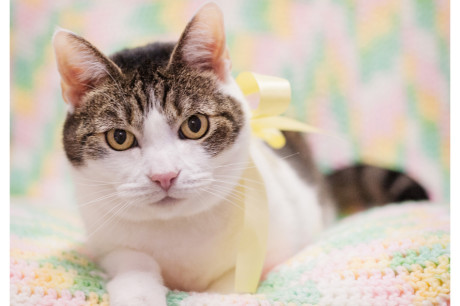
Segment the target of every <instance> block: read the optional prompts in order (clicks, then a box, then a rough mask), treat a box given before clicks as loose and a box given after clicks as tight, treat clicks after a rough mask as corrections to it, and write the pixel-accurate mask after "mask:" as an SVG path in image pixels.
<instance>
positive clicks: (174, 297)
mask: <svg viewBox="0 0 460 306" xmlns="http://www.w3.org/2000/svg"><path fill="white" fill-rule="evenodd" d="M189 295H190V294H188V293H187V292H183V291H169V292H168V294H167V295H166V301H167V303H168V306H179V305H180V303H181V302H182V301H183V300H184V299H186V298H188V297H189Z"/></svg>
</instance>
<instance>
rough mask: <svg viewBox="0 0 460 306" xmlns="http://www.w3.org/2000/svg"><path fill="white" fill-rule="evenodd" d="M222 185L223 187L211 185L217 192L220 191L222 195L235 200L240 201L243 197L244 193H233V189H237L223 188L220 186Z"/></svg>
mask: <svg viewBox="0 0 460 306" xmlns="http://www.w3.org/2000/svg"><path fill="white" fill-rule="evenodd" d="M222 187H224V186H213V190H215V191H218V192H222V195H225V196H227V197H231V198H232V199H234V200H237V201H242V200H243V199H244V194H235V193H234V192H235V191H238V190H234V189H228V188H227V189H225V188H222ZM240 193H241V192H240Z"/></svg>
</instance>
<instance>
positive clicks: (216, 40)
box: [168, 3, 231, 82]
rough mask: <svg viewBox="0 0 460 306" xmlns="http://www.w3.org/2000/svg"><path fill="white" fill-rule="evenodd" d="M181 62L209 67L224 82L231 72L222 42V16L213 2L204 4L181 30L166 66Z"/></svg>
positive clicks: (226, 50) (205, 69)
mask: <svg viewBox="0 0 460 306" xmlns="http://www.w3.org/2000/svg"><path fill="white" fill-rule="evenodd" d="M181 64H185V65H188V66H191V67H193V68H196V69H198V70H201V71H211V72H213V73H214V74H215V75H216V76H217V77H218V78H219V79H220V80H221V81H224V82H225V81H226V80H227V78H228V77H229V76H230V69H231V61H230V56H229V53H228V49H227V47H226V44H225V29H224V19H223V15H222V11H221V10H220V8H219V7H218V6H217V5H216V4H215V3H208V4H206V5H204V6H203V7H202V8H201V9H200V10H199V11H198V12H197V13H196V15H195V16H194V17H193V18H192V20H191V21H190V22H189V23H188V25H187V27H186V28H185V30H184V32H183V33H182V36H181V38H180V39H179V42H178V43H177V45H176V47H175V49H174V51H173V54H172V56H171V59H170V62H169V65H168V67H171V66H174V65H181Z"/></svg>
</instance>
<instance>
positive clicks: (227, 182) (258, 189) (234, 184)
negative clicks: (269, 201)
mask: <svg viewBox="0 0 460 306" xmlns="http://www.w3.org/2000/svg"><path fill="white" fill-rule="evenodd" d="M202 180H203V181H210V182H216V183H221V184H227V185H232V186H235V187H237V186H240V187H242V188H247V189H249V190H254V191H263V189H262V188H255V186H253V187H250V186H248V185H247V184H241V183H239V182H237V183H233V182H229V181H226V180H219V179H202Z"/></svg>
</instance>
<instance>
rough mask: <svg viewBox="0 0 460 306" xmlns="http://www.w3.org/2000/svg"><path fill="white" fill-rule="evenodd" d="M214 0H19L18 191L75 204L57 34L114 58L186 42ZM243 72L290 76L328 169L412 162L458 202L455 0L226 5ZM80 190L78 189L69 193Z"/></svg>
mask: <svg viewBox="0 0 460 306" xmlns="http://www.w3.org/2000/svg"><path fill="white" fill-rule="evenodd" d="M203 3H205V1H169V0H162V1H154V0H149V1H146V0H133V1H118V0H99V1H69V0H60V1H46V0H43V1H39V0H20V1H13V2H11V73H12V75H11V97H12V101H11V193H12V195H15V196H16V195H27V196H36V197H41V198H46V199H50V201H53V200H56V199H59V200H61V199H65V200H68V201H72V200H71V199H69V194H70V192H71V187H70V186H71V185H70V184H69V183H68V182H69V174H68V166H67V163H66V160H65V158H64V155H63V152H62V145H61V130H62V124H63V121H64V118H65V110H66V105H65V103H64V102H63V100H62V98H61V94H60V87H59V76H58V73H57V69H56V65H55V62H54V54H53V50H52V46H51V38H52V35H53V32H54V30H55V28H56V26H60V27H64V28H67V29H70V30H72V31H74V32H76V33H78V34H80V35H82V36H84V37H85V38H87V39H88V40H89V41H91V42H92V43H93V44H95V45H96V46H97V47H98V48H99V49H100V50H102V51H103V52H106V53H109V54H110V53H112V52H115V51H117V50H120V49H122V48H124V47H133V46H138V45H142V44H146V43H148V42H152V41H156V40H176V39H177V38H178V37H179V35H180V33H181V31H182V30H183V28H184V26H185V24H186V23H187V21H188V20H189V19H190V18H191V16H193V14H194V12H196V10H197V9H198V8H199V7H200V6H201V5H202V4H203ZM217 3H218V4H219V5H220V7H221V8H222V10H223V11H224V16H225V24H226V29H227V41H228V45H229V48H230V54H231V57H232V60H233V69H234V73H235V75H236V74H237V73H238V72H240V71H243V70H251V71H254V72H259V73H263V74H270V75H276V76H281V77H284V78H287V79H288V80H289V81H290V82H291V85H292V90H293V105H292V107H291V110H290V111H289V112H288V113H289V115H291V116H294V117H296V118H298V119H302V120H304V121H306V122H308V123H309V124H312V125H315V126H317V127H320V128H322V129H324V130H327V131H329V132H331V133H334V134H337V135H339V136H340V137H341V138H336V137H328V136H312V137H311V141H312V144H313V148H314V153H315V156H316V159H317V161H318V164H319V165H320V167H321V169H323V170H324V171H330V170H332V169H334V168H337V167H340V166H345V165H348V164H350V163H353V162H356V161H364V162H369V163H373V164H377V165H381V166H384V167H390V168H397V169H403V170H405V171H407V172H408V173H410V174H411V175H413V176H414V177H415V178H416V179H418V180H419V181H420V182H421V183H422V184H423V185H424V186H425V187H426V188H427V189H428V190H429V193H430V195H431V196H432V198H433V199H435V200H448V199H449V137H450V135H449V43H450V41H449V1H447V0H436V1H435V0H403V1H401V0H372V1H370V0H340V1H338V0H304V1H300V0H298V1H294V0H277V1H263V0H254V1H242V0H240V1H217ZM69 190H70V192H69Z"/></svg>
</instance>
